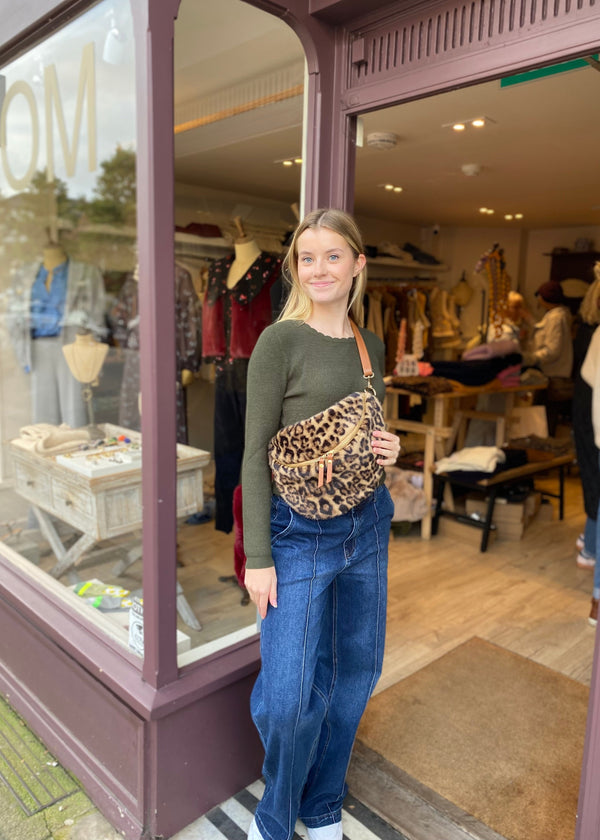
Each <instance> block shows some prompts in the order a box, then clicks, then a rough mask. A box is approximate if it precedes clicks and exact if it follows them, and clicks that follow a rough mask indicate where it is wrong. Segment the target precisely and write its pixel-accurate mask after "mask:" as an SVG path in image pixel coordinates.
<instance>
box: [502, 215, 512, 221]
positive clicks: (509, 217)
mask: <svg viewBox="0 0 600 840" xmlns="http://www.w3.org/2000/svg"><path fill="white" fill-rule="evenodd" d="M504 218H505V219H506V221H507V222H510V221H511V220H512V218H513V214H512V213H505V214H504Z"/></svg>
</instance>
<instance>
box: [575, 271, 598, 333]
mask: <svg viewBox="0 0 600 840" xmlns="http://www.w3.org/2000/svg"><path fill="white" fill-rule="evenodd" d="M596 265H598V263H596ZM599 306H600V278H598V279H596V280H594V282H593V283H592V285H591V286H590V287H589V289H588V290H587V292H586V293H585V297H584V298H583V300H582V301H581V306H580V307H579V314H580V315H581V319H582V321H585V323H586V324H600V309H599V308H598V307H599Z"/></svg>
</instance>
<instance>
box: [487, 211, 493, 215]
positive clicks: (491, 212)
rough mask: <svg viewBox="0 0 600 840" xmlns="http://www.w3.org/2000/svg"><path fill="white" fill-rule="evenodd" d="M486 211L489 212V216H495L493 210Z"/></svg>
mask: <svg viewBox="0 0 600 840" xmlns="http://www.w3.org/2000/svg"><path fill="white" fill-rule="evenodd" d="M486 213H487V214H488V216H493V215H494V211H493V210H486Z"/></svg>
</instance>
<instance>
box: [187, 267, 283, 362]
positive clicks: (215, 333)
mask: <svg viewBox="0 0 600 840" xmlns="http://www.w3.org/2000/svg"><path fill="white" fill-rule="evenodd" d="M233 260H234V256H233V254H232V255H231V256H228V257H224V258H223V259H220V260H216V261H215V262H214V263H213V265H212V268H211V271H210V277H209V280H208V286H207V289H206V293H205V295H204V302H203V305H202V356H203V358H204V359H205V360H209V361H210V360H212V359H214V358H222V357H227V358H230V359H249V358H250V355H251V353H252V351H253V350H254V345H255V344H256V342H257V340H258V337H259V335H260V334H261V332H262V331H263V330H264V328H265V327H267V326H268V325H269V324H270V323H271V321H272V313H271V286H272V285H273V283H274V282H275V280H276V279H277V278H278V277H279V273H280V270H281V259H280V258H279V257H275V256H272V255H271V254H264V253H263V254H261V255H260V256H259V257H258V258H257V259H256V260H255V261H254V263H253V264H252V265H251V266H250V268H249V269H248V271H247V272H246V274H245V275H244V276H243V277H242V278H241V280H239V281H238V282H237V283H236V285H235V286H234V287H233V289H228V288H227V275H228V274H229V269H230V268H231V264H232V263H233ZM228 339H229V340H228Z"/></svg>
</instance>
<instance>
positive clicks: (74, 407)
mask: <svg viewBox="0 0 600 840" xmlns="http://www.w3.org/2000/svg"><path fill="white" fill-rule="evenodd" d="M31 345H32V346H31V406H32V422H33V423H54V424H56V425H58V424H60V423H66V424H67V425H68V426H71V427H72V428H74V429H75V428H77V427H79V426H86V425H87V424H88V422H89V420H88V413H87V410H86V406H85V402H84V399H83V395H82V387H81V383H80V382H78V381H77V380H76V379H75V377H74V376H73V374H72V373H71V371H70V370H69V367H68V365H67V362H66V359H65V357H64V355H63V352H62V345H63V342H62V338H61V336H59V335H57V336H52V337H51V338H36V339H34V340H33V341H32V343H31Z"/></svg>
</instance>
